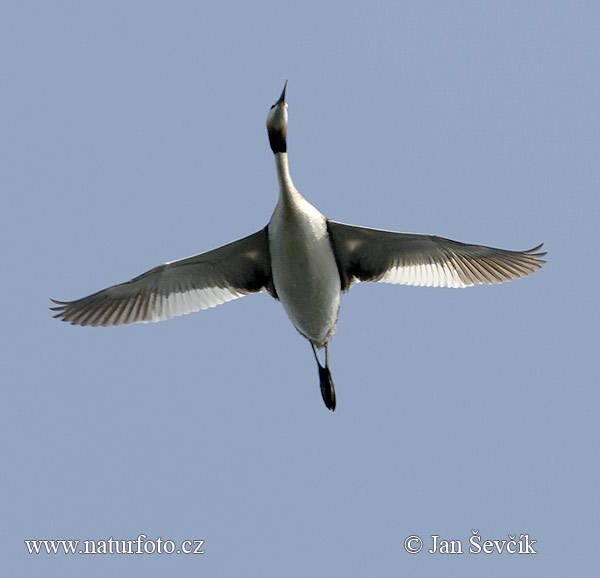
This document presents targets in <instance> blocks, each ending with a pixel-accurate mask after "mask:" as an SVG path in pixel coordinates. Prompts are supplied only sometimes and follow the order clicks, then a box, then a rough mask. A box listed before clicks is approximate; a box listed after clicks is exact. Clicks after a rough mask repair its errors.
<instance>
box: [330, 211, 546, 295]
mask: <svg viewBox="0 0 600 578" xmlns="http://www.w3.org/2000/svg"><path fill="white" fill-rule="evenodd" d="M328 228H329V234H330V236H331V241H332V243H333V247H334V252H335V255H336V259H337V262H338V267H339V270H340V276H341V278H342V287H343V289H344V290H348V289H349V288H350V286H351V285H352V283H353V282H355V281H379V282H382V283H396V284H398V285H419V286H427V287H469V286H471V285H475V284H477V283H502V282H504V281H511V280H512V279H517V278H518V277H524V276H525V275H529V274H530V273H533V272H534V271H535V270H536V269H539V268H540V267H541V266H542V264H543V263H545V261H544V260H543V259H542V258H541V257H543V256H544V255H545V254H546V253H544V252H540V248H541V247H542V245H538V246H537V247H534V248H533V249H529V250H528V251H506V250H504V249H494V248H493V247H485V246H482V245H467V244H465V243H459V242H458V241H451V240H450V239H444V238H443V237H436V236H435V235H413V234H409V233H395V232H392V231H381V230H377V229H366V228H364V227H355V226H352V225H344V224H343V223H336V222H335V221H328Z"/></svg>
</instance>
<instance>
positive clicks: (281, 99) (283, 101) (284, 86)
mask: <svg viewBox="0 0 600 578" xmlns="http://www.w3.org/2000/svg"><path fill="white" fill-rule="evenodd" d="M287 83H288V81H287V80H286V81H285V84H284V85H283V90H282V91H281V96H280V97H279V100H278V101H277V102H276V103H275V104H285V93H286V91H287Z"/></svg>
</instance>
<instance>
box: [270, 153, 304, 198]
mask: <svg viewBox="0 0 600 578" xmlns="http://www.w3.org/2000/svg"><path fill="white" fill-rule="evenodd" d="M275 165H276V167H277V179H278V181H279V200H280V201H283V202H284V203H286V204H288V203H289V204H297V203H298V201H300V200H301V199H302V195H301V194H300V193H299V192H298V189H297V188H296V187H295V186H294V183H293V181H292V177H291V175H290V167H289V164H288V155H287V153H277V154H276V155H275Z"/></svg>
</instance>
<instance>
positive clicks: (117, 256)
mask: <svg viewBox="0 0 600 578" xmlns="http://www.w3.org/2000/svg"><path fill="white" fill-rule="evenodd" d="M599 30H600V7H599V5H598V3H596V2H545V3H541V2H501V3H500V2H468V1H465V2H453V3H449V2H442V1H440V2H421V1H419V2H416V1H415V2H390V1H370V2H352V1H347V0H346V1H344V2H310V1H305V2H296V3H293V4H291V3H286V2H275V1H272V2H264V1H258V2H189V1H188V2H181V1H179V2H177V1H175V2H141V1H138V2H136V1H129V2H111V1H106V2H75V1H73V2H16V1H14V2H13V1H6V2H3V3H2V8H1V9H0V55H1V56H0V58H1V61H2V65H1V70H2V90H1V92H0V103H1V107H0V110H1V114H2V120H1V133H0V134H1V136H0V147H1V148H0V158H1V162H0V179H1V183H0V184H1V191H2V204H1V206H2V210H1V211H0V237H1V241H2V243H1V246H2V263H3V271H4V273H3V282H2V296H3V303H4V312H3V324H2V347H1V354H0V355H1V357H2V362H1V367H2V370H1V371H2V373H1V375H2V380H1V381H2V390H1V391H2V403H1V406H0V433H1V438H0V443H1V444H2V446H1V464H0V465H1V473H0V488H1V494H0V496H1V518H2V524H1V526H0V532H1V534H0V539H1V546H0V548H1V550H0V553H1V559H2V566H3V572H5V575H6V576H9V575H10V576H28V577H29V578H34V577H37V576H40V577H41V576H44V577H47V576H61V577H71V576H73V577H75V576H86V578H93V577H96V576H98V577H100V576H102V577H104V576H107V575H112V576H125V575H127V576H141V575H143V576H147V577H154V576H166V575H173V576H219V577H239V576H261V577H265V576H266V577H270V576H273V577H281V576H286V577H293V578H295V577H306V576H344V577H355V576H356V577H364V576H367V575H371V576H380V577H387V576H390V577H392V576H401V575H402V576H407V575H409V576H414V577H421V576H431V575H434V574H435V575H444V576H461V577H468V576H482V575H485V576H487V577H495V576H507V575H510V576H517V577H518V576H534V575H537V576H566V575H574V574H578V575H591V573H590V568H592V566H593V567H594V568H597V560H596V561H594V560H595V557H596V551H597V522H598V515H599V509H600V508H599V500H598V487H599V479H598V478H599V475H598V439H599V433H600V431H599V427H598V411H599V409H600V404H599V393H598V374H599V367H598V366H599V363H598V358H599V354H598V351H599V339H598V321H599V319H598V304H597V301H598V299H597V295H598V285H599V281H600V278H599V273H598V266H597V263H596V261H597V259H598V246H597V245H598V242H597V237H598V236H597V230H598V223H599V216H600V215H599V213H600V212H599V210H598V207H599V205H598V190H599V186H600V178H599V171H598V158H599V153H600V150H599V146H598V145H599V134H600V126H599V118H600V115H599V113H598V104H599V103H600V73H599V70H600V69H599V67H598V62H600V43H599V36H598V31H599ZM286 79H289V88H288V101H289V114H290V125H289V133H288V136H289V153H290V166H291V171H292V176H293V177H294V180H295V183H296V185H297V186H298V188H299V189H300V190H301V192H302V193H303V194H304V195H305V196H306V197H307V198H308V199H309V200H310V201H311V202H313V203H314V204H315V205H316V206H317V207H318V208H319V209H320V210H321V211H322V212H323V213H325V214H326V215H327V216H329V217H331V218H333V219H336V220H339V221H343V222H347V223H352V224H360V225H364V226H371V227H378V228H386V229H393V230H400V231H410V232H421V233H436V234H438V235H442V236H445V237H450V238H452V239H456V240H461V241H465V242H472V243H480V244H486V245H492V246H499V247H504V248H508V249H518V250H521V249H528V248H530V247H533V246H535V245H537V244H538V243H540V242H542V241H543V242H545V243H546V245H545V247H546V248H547V250H548V251H549V257H548V258H549V261H548V264H547V265H546V266H545V267H544V269H542V270H541V271H540V272H538V273H536V274H535V275H533V276H531V277H528V278H526V279H522V280H519V281H515V282H512V283H508V284H503V285H498V286H479V287H474V288H470V289H464V290H451V289H428V288H413V287H398V286H391V285H375V284H373V285H371V284H361V285H359V286H357V287H355V288H353V289H352V291H351V292H350V293H349V294H347V295H346V296H344V297H343V299H342V309H341V314H340V321H339V326H338V332H337V334H336V335H335V337H334V339H333V341H332V347H331V354H332V371H333V376H334V380H335V383H336V389H337V394H338V409H337V411H336V412H335V413H334V414H331V413H330V412H328V411H327V410H326V409H325V407H324V405H323V402H322V400H321V396H320V392H319V387H318V375H317V370H316V367H315V363H314V360H313V358H312V353H311V351H310V347H309V345H308V344H307V343H306V341H305V340H303V339H302V338H301V337H300V336H299V335H298V334H297V333H296V331H295V330H294V328H293V326H292V325H291V323H290V322H289V321H288V319H287V318H286V316H285V314H284V312H283V309H282V307H281V305H280V304H278V303H277V302H275V301H274V300H272V299H271V298H270V297H268V296H267V295H258V296H256V295H254V296H250V297H246V298H244V299H240V300H237V301H235V302H232V303H228V304H226V305H223V306H220V307H218V308H215V309H211V310H209V311H204V312H201V313H196V314H194V315H189V316H186V317H182V318H178V319H174V320H171V321H169V322H165V323H158V324H149V325H135V326H130V327H121V328H113V329H94V328H82V327H72V326H70V325H67V324H64V323H59V322H58V321H56V320H54V319H52V317H51V314H50V312H49V311H48V309H47V307H48V306H49V305H50V302H49V300H48V298H49V297H55V298H58V299H75V298H78V297H81V296H84V295H87V294H89V293H91V292H93V291H96V290H99V289H102V288H104V287H106V286H108V285H111V284H114V283H117V282H120V281H124V280H127V279H130V278H131V277H133V276H135V275H137V274H139V273H142V272H144V271H145V270H147V269H149V268H151V267H153V266H155V265H158V264H160V263H162V262H164V261H168V260H172V259H176V258H180V257H186V256H188V255H191V254H194V253H199V252H202V251H205V250H209V249H211V248H214V247H216V246H219V245H222V244H224V243H227V242H229V241H232V240H235V239H238V238H240V237H242V236H245V235H247V234H250V233H253V232H255V231H256V230H258V229H259V228H261V227H263V226H264V225H265V224H266V223H267V221H268V220H269V218H270V215H271V212H272V210H273V207H274V206H275V203H276V199H277V182H276V176H275V170H274V162H273V158H272V153H271V151H270V149H269V146H268V142H267V135H266V130H265V118H266V114H267V111H268V109H269V107H270V105H271V104H272V103H273V102H274V101H275V100H276V99H277V97H278V96H279V94H280V92H281V88H282V86H283V83H284V81H285V80H286ZM472 530H479V535H480V536H482V539H490V540H494V539H496V540H502V539H505V540H508V537H509V535H517V539H518V538H519V536H520V535H521V534H528V535H529V537H530V540H536V541H537V542H536V544H535V546H534V548H535V549H536V551H538V552H539V553H538V554H537V555H509V554H507V553H503V554H497V553H496V554H487V555H486V554H484V553H480V554H469V552H468V550H469V538H470V537H471V536H472ZM140 534H145V535H146V536H147V540H156V539H157V538H158V537H161V538H162V539H163V540H173V542H174V543H175V544H176V545H177V546H179V545H180V543H181V542H182V541H183V540H204V541H205V543H204V548H203V549H204V550H205V554H203V555H187V556H186V555H177V554H173V555H166V554H165V555H157V554H155V555H116V554H115V555H109V554H108V555H83V554H82V555H64V554H63V555H47V554H40V555H28V554H27V553H26V547H25V544H24V540H34V539H73V540H75V539H78V540H81V541H83V540H108V539H109V538H110V537H113V538H114V539H115V540H135V539H136V538H137V537H138V535H140ZM410 535H418V536H421V537H422V538H423V540H424V544H425V546H424V549H423V551H421V553H419V554H415V555H413V554H409V553H407V552H406V551H405V548H404V541H405V539H406V538H407V537H408V536H410ZM432 535H438V536H440V539H447V540H460V541H461V542H462V544H463V550H464V553H463V554H462V555H460V554H457V555H441V554H428V553H427V550H428V549H429V548H430V547H431V542H432V539H431V536H432Z"/></svg>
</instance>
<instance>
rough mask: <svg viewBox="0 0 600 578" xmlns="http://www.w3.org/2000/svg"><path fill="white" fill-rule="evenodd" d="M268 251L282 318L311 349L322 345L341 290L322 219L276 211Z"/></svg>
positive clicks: (333, 321)
mask: <svg viewBox="0 0 600 578" xmlns="http://www.w3.org/2000/svg"><path fill="white" fill-rule="evenodd" d="M315 211H316V209H315ZM269 248H270V253H271V270H272V275H273V283H274V285H275V289H276V291H277V296H278V297H279V300H280V301H281V303H282V305H283V307H284V308H285V311H286V313H287V315H288V317H289V318H290V320H291V321H292V323H293V324H294V326H295V327H296V329H298V331H299V332H300V333H301V334H302V335H304V336H305V337H306V338H307V339H309V340H310V341H311V342H312V343H313V344H314V345H316V346H318V347H320V346H323V345H325V343H326V342H327V340H328V339H329V337H330V336H331V335H332V334H333V332H334V331H335V327H336V323H337V316H338V310H339V305H340V291H341V283H340V275H339V271H338V267H337V263H336V260H335V256H334V254H333V249H332V246H331V243H330V239H329V234H328V232H327V223H326V220H325V218H324V217H323V215H321V214H320V213H319V212H318V211H316V212H315V213H314V214H309V215H306V214H304V213H302V214H289V213H287V214H286V213H285V212H284V211H280V212H278V211H277V210H276V211H275V213H274V215H273V218H272V219H271V223H270V224H269Z"/></svg>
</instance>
